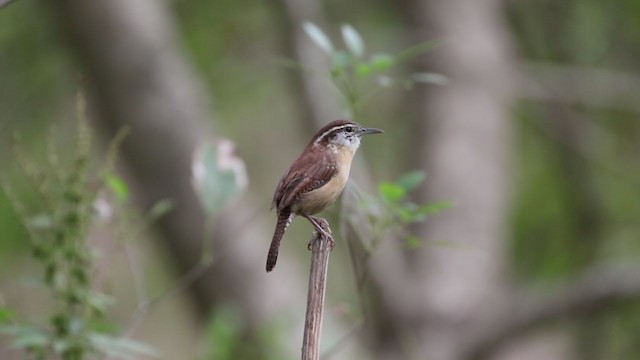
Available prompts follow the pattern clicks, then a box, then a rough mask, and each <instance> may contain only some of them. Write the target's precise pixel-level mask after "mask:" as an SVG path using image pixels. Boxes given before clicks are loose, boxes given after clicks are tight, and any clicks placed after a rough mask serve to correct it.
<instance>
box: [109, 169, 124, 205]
mask: <svg viewBox="0 0 640 360" xmlns="http://www.w3.org/2000/svg"><path fill="white" fill-rule="evenodd" d="M104 181H105V183H106V184H107V187H108V188H109V189H110V190H111V191H112V192H113V193H114V194H115V195H116V199H118V201H120V202H125V201H127V199H129V187H128V186H127V183H126V182H124V180H122V178H120V177H119V176H116V175H113V174H109V175H107V176H106V177H105V179H104Z"/></svg>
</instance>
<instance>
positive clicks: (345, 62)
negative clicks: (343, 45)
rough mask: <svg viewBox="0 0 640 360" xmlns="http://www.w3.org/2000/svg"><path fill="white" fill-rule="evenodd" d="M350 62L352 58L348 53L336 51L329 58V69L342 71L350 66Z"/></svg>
mask: <svg viewBox="0 0 640 360" xmlns="http://www.w3.org/2000/svg"><path fill="white" fill-rule="evenodd" d="M352 60H353V57H352V56H351V55H350V54H349V53H348V52H346V51H342V50H341V51H336V52H335V53H333V56H332V57H331V67H332V69H334V71H335V70H344V69H345V68H347V67H348V66H349V65H351V62H352Z"/></svg>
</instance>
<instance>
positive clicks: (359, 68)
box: [356, 63, 373, 78]
mask: <svg viewBox="0 0 640 360" xmlns="http://www.w3.org/2000/svg"><path fill="white" fill-rule="evenodd" d="M372 71H373V68H372V67H371V65H369V64H367V63H358V64H357V65H356V74H357V75H358V76H359V77H361V78H362V77H366V76H367V75H369V74H371V72H372Z"/></svg>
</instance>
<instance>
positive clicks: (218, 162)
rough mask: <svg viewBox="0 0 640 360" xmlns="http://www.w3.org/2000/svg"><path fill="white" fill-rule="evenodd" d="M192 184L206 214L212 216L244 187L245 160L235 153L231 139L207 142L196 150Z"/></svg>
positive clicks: (245, 183) (245, 181) (245, 184)
mask: <svg viewBox="0 0 640 360" xmlns="http://www.w3.org/2000/svg"><path fill="white" fill-rule="evenodd" d="M192 171H193V185H194V187H195V189H196V191H197V193H198V195H199V199H200V201H201V202H202V204H203V206H204V209H205V211H206V212H207V214H208V215H209V216H213V215H215V214H216V213H217V212H219V211H220V210H221V209H222V208H224V207H225V206H226V205H227V204H229V203H230V202H231V201H232V200H233V199H235V198H236V197H238V196H239V195H240V194H242V192H244V190H245V188H246V187H247V183H248V180H247V172H246V168H245V165H244V161H242V159H240V158H239V157H237V156H235V154H234V145H233V142H231V141H230V140H225V139H221V140H219V141H217V142H215V143H214V142H206V143H203V144H202V145H201V146H199V147H198V149H197V150H196V152H195V154H194V157H193V163H192Z"/></svg>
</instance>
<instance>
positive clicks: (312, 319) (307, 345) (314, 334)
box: [302, 227, 333, 360]
mask: <svg viewBox="0 0 640 360" xmlns="http://www.w3.org/2000/svg"><path fill="white" fill-rule="evenodd" d="M327 229H328V227H327ZM332 244H333V239H332V238H330V237H326V236H324V235H322V234H320V233H319V232H316V233H315V234H314V236H313V238H311V269H310V271H309V293H308V295H307V315H306V317H305V320H304V336H303V340H302V360H318V359H320V335H321V333H322V315H323V309H324V294H325V290H326V289H327V270H328V269H329V254H330V253H331V249H332V248H333V245H332Z"/></svg>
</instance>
